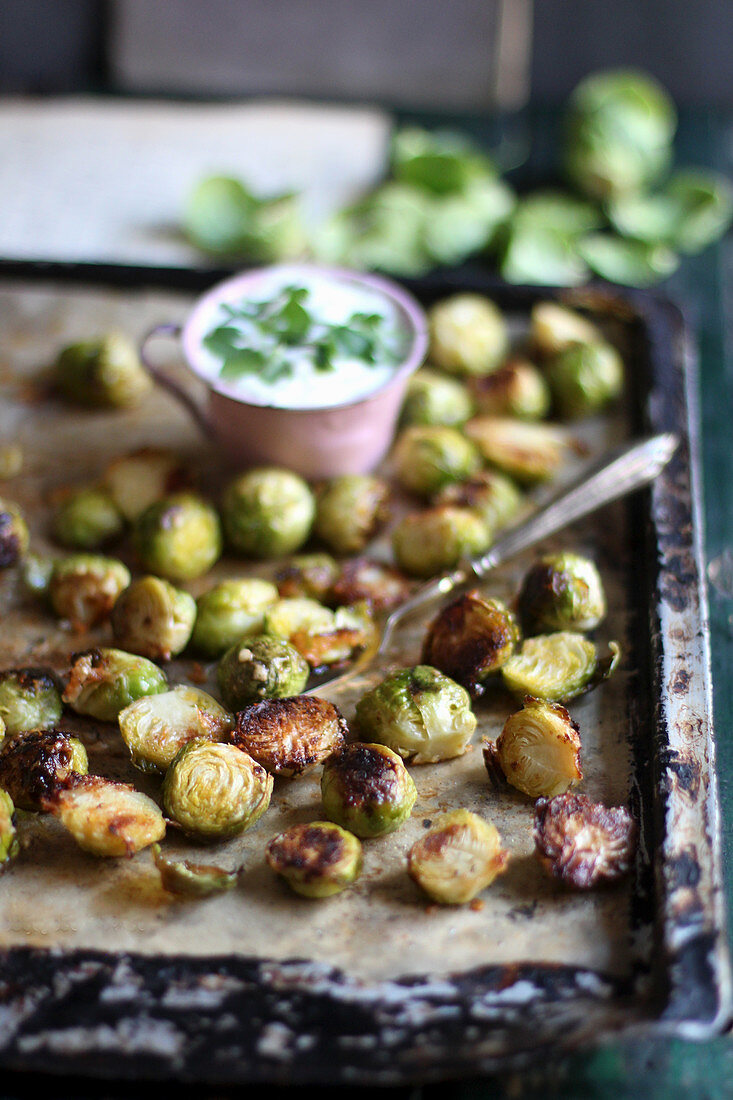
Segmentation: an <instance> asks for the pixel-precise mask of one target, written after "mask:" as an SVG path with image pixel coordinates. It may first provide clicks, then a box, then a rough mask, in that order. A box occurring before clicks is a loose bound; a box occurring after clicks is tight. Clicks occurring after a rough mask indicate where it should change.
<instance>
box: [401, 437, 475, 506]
mask: <svg viewBox="0 0 733 1100" xmlns="http://www.w3.org/2000/svg"><path fill="white" fill-rule="evenodd" d="M392 461H393V464H394V472H395V476H396V478H397V480H398V481H399V483H400V485H402V487H403V488H405V489H407V490H408V491H409V492H411V493H417V494H418V496H422V497H431V496H434V495H435V493H437V492H439V490H440V489H442V488H443V487H444V486H445V485H451V484H452V483H453V482H455V481H463V480H464V479H465V478H467V477H470V476H471V474H472V473H474V472H475V471H476V469H477V467H478V466H479V464H480V461H479V456H478V452H477V450H476V448H475V447H474V445H473V443H471V442H470V440H468V439H466V437H465V436H464V435H462V434H461V432H459V431H457V429H456V428H444V427H442V426H441V425H439V424H438V425H432V424H428V425H420V424H416V425H414V426H413V427H411V428H405V429H404V431H403V432H402V433H401V435H400V436H399V438H398V440H397V443H396V445H395V448H394V452H393V455H392Z"/></svg>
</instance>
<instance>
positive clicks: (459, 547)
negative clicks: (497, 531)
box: [392, 504, 491, 577]
mask: <svg viewBox="0 0 733 1100" xmlns="http://www.w3.org/2000/svg"><path fill="white" fill-rule="evenodd" d="M490 543H491V534H490V532H489V529H488V528H487V526H486V524H485V523H484V521H483V520H482V519H481V517H480V516H479V515H477V514H476V512H474V511H472V510H471V509H469V508H455V507H453V506H452V505H450V504H441V505H439V506H437V507H435V508H427V509H426V510H425V511H424V512H413V513H411V514H410V515H407V516H405V517H404V519H403V520H401V522H400V523H399V524H398V525H397V527H395V529H394V531H393V532H392V549H393V550H394V555H395V558H396V560H397V564H398V565H399V567H400V568H401V569H404V571H405V572H406V573H408V574H409V575H410V576H412V577H432V576H434V575H435V574H436V573H442V572H443V571H444V570H446V569H452V568H453V567H454V566H456V565H458V564H459V562H461V561H462V560H463V559H464V558H472V557H475V556H476V555H477V554H482V553H483V552H484V551H485V550H486V549H487V548H488V546H489V544H490Z"/></svg>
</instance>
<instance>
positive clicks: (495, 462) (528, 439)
mask: <svg viewBox="0 0 733 1100" xmlns="http://www.w3.org/2000/svg"><path fill="white" fill-rule="evenodd" d="M466 431H467V433H468V435H469V436H470V438H471V439H472V440H473V441H474V443H475V444H476V446H477V447H478V449H479V451H480V452H481V454H482V456H483V457H484V458H485V459H486V461H487V462H489V463H490V464H491V465H492V466H496V467H497V468H498V469H499V470H501V471H502V473H505V474H508V475H509V477H513V478H514V479H515V480H516V481H518V482H519V483H520V484H522V485H536V484H538V483H540V482H543V481H550V480H551V478H553V477H554V476H555V474H556V473H557V471H558V469H559V468H560V465H561V463H562V460H563V458H564V456H565V452H566V451H567V449H568V447H569V446H570V442H569V439H568V436H567V433H566V432H565V431H563V429H562V428H558V427H556V426H555V425H554V424H531V423H527V422H525V421H522V420H512V419H511V418H509V417H501V416H478V417H476V419H475V420H469V422H468V424H467V425H466Z"/></svg>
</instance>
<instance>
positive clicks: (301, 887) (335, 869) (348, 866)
mask: <svg viewBox="0 0 733 1100" xmlns="http://www.w3.org/2000/svg"><path fill="white" fill-rule="evenodd" d="M265 858H266V859H267V862H268V864H269V866H270V867H271V868H272V870H273V871H274V872H275V874H277V875H280V876H281V877H282V878H284V879H285V881H286V882H287V884H288V886H290V887H291V889H292V890H294V891H295V893H296V894H302V895H303V897H306V898H328V897H331V895H332V894H339V893H340V892H341V891H342V890H345V889H346V887H347V886H351V884H352V882H355V881H356V879H357V878H358V877H359V875H360V874H361V867H362V851H361V842H360V841H359V840H358V839H357V837H355V836H354V835H353V833H349V832H347V831H346V829H342V828H341V827H340V826H339V825H334V823H333V822H332V821H312V822H311V823H310V824H309V825H293V827H292V828H290V829H287V830H286V831H285V832H284V833H280V834H279V835H278V836H275V837H273V838H272V840H271V841H270V843H269V844H268V845H267V851H266V854H265Z"/></svg>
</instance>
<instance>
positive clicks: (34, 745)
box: [0, 730, 89, 810]
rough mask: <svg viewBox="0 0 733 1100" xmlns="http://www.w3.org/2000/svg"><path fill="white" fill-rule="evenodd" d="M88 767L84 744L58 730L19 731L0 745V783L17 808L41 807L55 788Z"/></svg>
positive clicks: (70, 780)
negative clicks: (0, 746) (19, 732)
mask: <svg viewBox="0 0 733 1100" xmlns="http://www.w3.org/2000/svg"><path fill="white" fill-rule="evenodd" d="M88 771H89V761H88V759H87V752H86V749H85V748H84V745H83V744H82V743H81V741H80V740H79V739H78V737H74V736H73V734H70V733H64V732H63V731H62V730H31V731H29V732H28V733H21V734H18V736H17V737H13V738H12V739H11V740H10V741H6V742H5V744H4V745H3V746H2V748H1V749H0V787H3V788H4V789H5V790H6V791H7V792H8V794H9V795H10V797H11V798H12V800H13V802H14V803H15V805H16V806H17V807H18V809H20V810H43V809H45V802H46V800H47V799H48V798H50V797H52V796H53V794H54V792H55V791H57V790H58V789H59V788H61V787H65V786H68V784H69V783H70V782H72V781H73V780H74V777H75V776H78V775H86V774H87V772H88Z"/></svg>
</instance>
